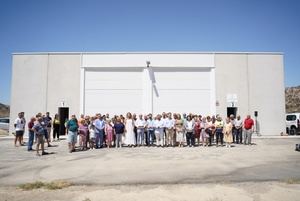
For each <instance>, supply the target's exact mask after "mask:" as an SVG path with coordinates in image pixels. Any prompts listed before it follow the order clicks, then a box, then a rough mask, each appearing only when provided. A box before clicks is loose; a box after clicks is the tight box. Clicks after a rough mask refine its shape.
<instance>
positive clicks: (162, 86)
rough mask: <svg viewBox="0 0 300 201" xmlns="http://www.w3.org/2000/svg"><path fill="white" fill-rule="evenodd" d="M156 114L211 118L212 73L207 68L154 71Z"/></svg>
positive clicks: (154, 107) (154, 105)
mask: <svg viewBox="0 0 300 201" xmlns="http://www.w3.org/2000/svg"><path fill="white" fill-rule="evenodd" d="M153 72H154V79H155V84H154V87H153V89H154V90H153V112H154V113H155V114H157V113H162V112H179V113H190V112H192V113H196V114H202V115H211V82H210V80H211V72H210V69H205V68H164V69H154V70H153Z"/></svg>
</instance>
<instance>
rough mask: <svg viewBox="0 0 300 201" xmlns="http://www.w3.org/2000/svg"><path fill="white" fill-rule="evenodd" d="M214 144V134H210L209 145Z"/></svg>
mask: <svg viewBox="0 0 300 201" xmlns="http://www.w3.org/2000/svg"><path fill="white" fill-rule="evenodd" d="M213 142H214V134H212V133H209V138H208V144H209V146H211V144H212V143H213Z"/></svg>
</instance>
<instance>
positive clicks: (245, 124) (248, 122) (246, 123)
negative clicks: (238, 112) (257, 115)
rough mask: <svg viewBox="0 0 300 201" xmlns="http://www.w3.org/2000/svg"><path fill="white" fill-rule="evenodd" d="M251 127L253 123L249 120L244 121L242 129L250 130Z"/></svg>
mask: <svg viewBox="0 0 300 201" xmlns="http://www.w3.org/2000/svg"><path fill="white" fill-rule="evenodd" d="M253 125H254V121H253V120H252V119H251V118H249V119H245V121H244V128H245V129H247V130H249V129H251V128H252V126H253Z"/></svg>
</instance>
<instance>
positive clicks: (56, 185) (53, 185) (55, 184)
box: [19, 180, 72, 191]
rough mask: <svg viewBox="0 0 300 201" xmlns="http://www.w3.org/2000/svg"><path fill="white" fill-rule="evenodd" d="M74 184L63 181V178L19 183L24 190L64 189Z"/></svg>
mask: <svg viewBox="0 0 300 201" xmlns="http://www.w3.org/2000/svg"><path fill="white" fill-rule="evenodd" d="M71 185H72V184H71V183H70V182H67V181H62V180H57V181H52V182H49V183H47V182H41V181H36V182H33V183H26V184H21V185H19V188H20V189H22V190H26V191H29V190H34V189H39V188H44V189H48V190H57V189H63V188H67V187H69V186H71Z"/></svg>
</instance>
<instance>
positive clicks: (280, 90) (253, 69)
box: [248, 55, 285, 135]
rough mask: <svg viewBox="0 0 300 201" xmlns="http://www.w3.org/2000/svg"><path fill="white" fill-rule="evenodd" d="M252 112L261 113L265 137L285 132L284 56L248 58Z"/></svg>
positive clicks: (259, 114) (260, 117)
mask: <svg viewBox="0 0 300 201" xmlns="http://www.w3.org/2000/svg"><path fill="white" fill-rule="evenodd" d="M248 71H249V102H250V103H249V105H250V108H249V110H250V111H251V114H253V111H258V122H259V127H260V131H261V133H262V134H264V135H279V134H280V132H285V95H284V70H283V57H282V55H249V56H248Z"/></svg>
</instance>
